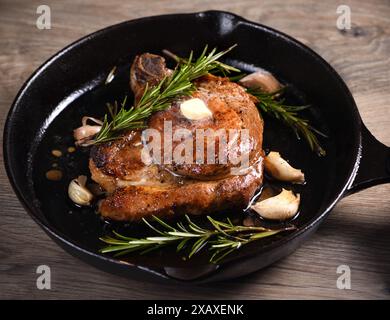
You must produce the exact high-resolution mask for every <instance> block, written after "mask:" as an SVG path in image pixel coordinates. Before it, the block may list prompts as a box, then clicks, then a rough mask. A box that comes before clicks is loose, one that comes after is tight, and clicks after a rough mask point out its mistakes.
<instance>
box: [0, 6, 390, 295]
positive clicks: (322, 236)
mask: <svg viewBox="0 0 390 320" xmlns="http://www.w3.org/2000/svg"><path fill="white" fill-rule="evenodd" d="M45 3H46V4H48V5H49V6H50V8H51V18H52V28H51V29H50V30H39V29H38V28H37V27H36V19H37V17H38V15H37V13H36V10H37V7H38V6H39V5H40V4H42V2H41V1H25V0H1V1H0V124H1V127H3V125H4V122H5V118H6V115H7V112H8V109H9V107H10V105H11V103H12V101H13V99H14V97H15V95H16V94H17V92H18V90H19V89H20V87H21V86H22V84H23V82H24V81H25V80H26V79H27V78H28V76H29V75H30V74H31V73H32V72H33V71H34V70H35V69H36V68H37V67H38V66H39V65H40V64H41V63H43V62H44V61H45V60H46V59H47V58H48V57H50V56H51V55H53V54H54V53H55V52H57V51H58V50H60V49H61V48H63V47H64V46H66V45H67V44H69V43H70V42H73V41H74V40H76V39H78V38H80V37H82V36H84V35H86V34H88V33H91V32H93V31H96V30H98V29H101V28H103V27H106V26H109V25H111V24H115V23H118V22H121V21H124V20H129V19H133V18H138V17H142V16H149V15H156V14H162V13H173V12H192V11H201V10H206V9H220V10H226V11H231V12H234V13H237V14H239V15H242V16H244V17H246V18H248V19H250V20H253V21H258V22H261V23H263V24H266V25H269V26H271V27H274V28H276V29H279V30H281V31H284V32H286V33H288V34H290V35H291V36H293V37H295V38H297V39H299V40H301V41H302V42H303V43H305V44H307V45H309V46H310V47H311V48H313V49H314V50H315V51H317V52H318V53H319V54H320V55H322V56H323V57H324V58H325V59H326V60H327V61H329V62H330V63H331V64H332V65H333V66H334V67H335V69H336V70H337V71H338V72H339V73H340V74H341V76H342V77H343V78H344V80H345V81H346V83H347V84H348V86H349V88H350V90H351V91H352V93H353V95H354V98H355V100H356V102H357V105H358V107H359V110H360V112H361V115H362V118H363V120H364V122H365V123H366V125H367V126H368V128H369V129H370V130H371V132H372V133H373V134H374V135H375V136H376V137H377V138H378V139H379V140H381V141H382V142H383V143H385V144H387V145H390V1H389V0H369V1H345V0H343V1H341V2H340V1H316V0H310V1H303V0H295V1H284V0H277V1H271V0H270V1H259V0H248V1H246V0H237V1H225V0H222V1H219V0H208V1H176V0H170V1H163V0H157V1H151V0H148V1H130V0H128V1H121V0H115V1H106V0H93V1H92V0H89V1H81V0H80V1H78V0H72V1H66V2H65V1H47V2H45ZM146 3H147V5H145V4H146ZM340 4H347V5H349V6H350V8H351V12H352V15H351V17H352V28H351V30H348V31H346V32H340V31H339V30H338V29H337V28H336V19H337V17H338V15H337V14H336V9H337V7H338V6H339V5H340ZM0 152H2V150H1V151H0ZM1 161H2V157H1ZM0 188H1V192H0V215H1V223H0V239H1V241H0V298H33V299H39V298H49V299H63V298H65V299H68V298H86V299H95V298H110V299H111V298H120V299H138V298H146V299H158V298H168V299H171V298H172V299H175V298H188V299H190V298H199V299H202V298H206V299H207V298H218V299H234V298H242V299H263V298H287V299H292V298H314V299H317V298H342V299H351V298H390V197H389V193H390V185H389V184H388V185H382V186H377V187H373V188H371V189H368V190H365V191H362V192H360V193H358V194H355V195H353V196H350V197H348V198H345V199H343V200H342V201H341V202H340V203H339V204H338V205H337V207H336V208H335V209H334V210H333V212H332V214H331V215H330V217H329V218H328V219H327V220H326V221H325V223H323V224H322V226H321V227H320V229H319V231H318V232H317V233H316V234H315V235H314V236H313V237H312V238H311V239H310V240H309V241H307V242H306V243H305V244H304V245H303V246H302V247H300V248H299V249H298V250H297V251H296V252H295V253H294V254H292V255H290V256H289V257H287V258H285V259H283V260H281V261H279V262H278V263H276V264H274V265H273V266H271V267H269V268H267V269H265V270H263V271H260V272H257V273H255V274H252V275H250V276H247V277H244V278H242V279H236V280H234V281H228V282H225V283H217V284H211V285H202V286H180V285H173V284H170V283H166V284H157V283H153V282H141V281H138V280H129V279H124V278H121V277H119V276H115V275H111V274H107V273H105V272H102V271H99V270H96V269H95V268H93V267H91V266H89V265H87V264H85V263H83V262H81V261H80V260H77V259H76V258H73V257H72V256H70V255H69V254H67V253H66V252H64V251H63V250H62V249H60V248H59V247H58V246H57V245H56V244H54V243H53V242H52V241H51V240H50V239H49V238H48V237H47V236H46V234H44V233H43V231H42V230H41V229H40V228H39V227H38V226H37V224H35V223H34V222H33V221H32V219H30V218H29V217H28V215H27V214H26V213H25V211H24V210H23V208H22V206H21V205H20V203H19V202H18V200H17V199H16V196H15V195H14V193H13V191H12V189H11V187H10V184H9V182H8V179H7V176H6V173H5V170H4V166H3V165H2V166H1V167H0ZM42 264H46V265H48V266H50V267H51V274H52V280H51V290H38V289H37V288H36V277H37V275H36V268H37V266H38V265H42ZM339 265H348V266H349V267H350V269H351V289H350V290H340V289H338V288H337V286H336V280H337V277H338V276H339V274H337V273H336V270H337V267H338V266H339Z"/></svg>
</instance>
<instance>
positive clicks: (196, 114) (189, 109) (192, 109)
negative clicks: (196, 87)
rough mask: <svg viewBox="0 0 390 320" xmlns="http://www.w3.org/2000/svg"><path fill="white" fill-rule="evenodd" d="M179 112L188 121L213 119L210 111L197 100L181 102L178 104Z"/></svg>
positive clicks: (202, 102)
mask: <svg viewBox="0 0 390 320" xmlns="http://www.w3.org/2000/svg"><path fill="white" fill-rule="evenodd" d="M180 112H181V113H182V114H183V116H185V117H186V118H187V119H189V120H203V119H207V118H212V117H213V113H212V112H211V110H210V109H209V108H208V107H207V106H206V104H205V103H204V101H203V100H201V99H199V98H193V99H189V100H186V101H183V102H182V103H181V104H180Z"/></svg>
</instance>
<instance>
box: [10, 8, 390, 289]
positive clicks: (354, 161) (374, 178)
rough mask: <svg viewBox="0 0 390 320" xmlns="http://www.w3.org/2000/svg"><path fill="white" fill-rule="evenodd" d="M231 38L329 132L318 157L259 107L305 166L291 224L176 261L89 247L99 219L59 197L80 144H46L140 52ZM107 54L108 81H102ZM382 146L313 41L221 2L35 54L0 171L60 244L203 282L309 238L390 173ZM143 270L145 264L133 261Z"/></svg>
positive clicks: (268, 130)
mask: <svg viewBox="0 0 390 320" xmlns="http://www.w3.org/2000/svg"><path fill="white" fill-rule="evenodd" d="M234 43H237V44H238V47H237V48H236V49H235V50H234V51H232V52H231V54H229V57H228V58H227V62H228V63H231V64H233V65H235V66H237V67H239V68H241V69H242V70H244V71H247V72H250V71H253V69H254V68H255V67H256V66H261V67H263V68H265V69H268V70H270V71H271V72H273V73H274V74H275V75H276V76H277V77H278V78H280V79H282V80H283V81H284V82H286V83H290V84H293V87H294V88H295V91H294V90H293V91H294V92H293V93H292V94H291V98H290V100H292V102H294V103H304V102H310V103H311V104H313V107H312V108H311V109H310V111H309V112H308V113H307V114H306V116H307V117H308V118H309V119H310V121H311V122H312V123H313V124H314V126H316V127H317V128H318V129H320V130H322V131H324V132H325V133H326V134H327V135H328V138H327V139H323V140H321V142H322V143H323V145H324V147H325V148H326V150H327V155H326V157H318V156H317V155H316V154H314V153H313V152H311V151H310V150H309V148H308V147H307V145H306V144H305V143H303V142H301V141H298V140H297V139H295V137H294V136H293V134H292V133H291V131H289V130H288V129H286V128H285V127H283V126H281V125H280V124H279V123H278V122H275V121H272V120H271V119H268V118H265V135H264V136H265V142H264V144H265V147H266V148H272V149H273V150H279V151H281V152H282V154H283V155H284V156H285V157H286V158H287V159H289V160H290V161H291V162H292V163H293V164H294V165H295V166H296V167H299V168H303V170H304V172H305V174H306V177H307V185H306V186H304V187H302V188H301V189H299V190H298V191H299V192H301V194H302V203H301V213H300V215H299V216H298V218H296V219H295V220H294V224H295V225H296V226H297V227H298V229H297V230H296V231H294V232H291V233H286V234H284V235H282V236H279V237H278V236H277V237H274V238H272V240H269V241H264V242H261V243H260V242H258V243H253V245H248V246H247V247H243V248H242V249H241V250H239V251H238V252H237V254H233V255H231V256H230V257H229V258H228V259H226V260H225V261H223V262H222V263H221V264H220V265H210V264H207V263H205V261H206V260H205V259H204V257H202V256H200V257H198V258H195V259H191V260H189V261H182V260H181V259H180V258H178V257H177V255H175V254H174V253H172V252H170V251H169V250H168V251H161V252H156V253H155V254H149V255H145V256H142V257H140V256H138V255H133V256H131V257H130V258H127V259H124V260H119V259H115V258H111V257H110V256H108V255H102V254H99V253H98V248H99V245H100V243H99V241H98V240H97V239H98V236H99V235H101V234H102V233H104V232H105V231H106V228H107V225H106V224H105V223H104V222H102V220H101V219H99V217H98V216H97V215H96V213H94V212H93V210H90V209H78V208H75V207H74V206H72V204H71V203H70V202H69V201H68V200H67V195H66V188H67V185H68V182H69V181H70V179H71V178H73V177H75V176H77V175H78V174H81V173H86V172H87V171H88V170H87V167H86V162H87V161H86V160H87V158H88V151H87V150H85V151H83V150H78V151H77V152H75V153H72V154H68V153H66V152H65V153H66V156H64V157H62V158H60V159H55V158H54V157H52V156H51V155H50V150H51V149H61V150H63V151H64V150H66V148H67V147H68V146H70V145H72V143H73V141H72V137H71V133H72V129H74V128H75V127H77V126H79V124H80V119H81V116H82V115H86V114H87V115H94V116H101V115H102V114H103V112H104V107H103V106H104V105H105V102H107V101H112V99H113V97H117V98H118V99H120V98H121V97H123V95H124V91H126V90H128V70H129V65H130V62H131V61H132V60H133V58H134V56H135V55H136V54H138V53H141V52H145V51H148V52H153V53H161V50H162V49H164V48H168V49H170V50H171V51H173V52H176V53H178V54H181V55H187V54H188V53H189V50H190V49H194V50H195V52H199V51H200V50H201V49H203V47H204V45H205V44H208V45H209V46H210V47H214V46H218V47H219V48H220V49H224V48H227V47H229V46H231V45H232V44H234ZM114 65H117V66H118V69H119V72H118V75H117V78H116V80H115V81H113V84H112V85H108V86H104V84H103V83H104V80H105V78H106V76H107V74H108V72H109V71H110V70H111V68H112V67H113V66H114ZM389 159H390V156H389V148H388V147H386V146H384V145H383V144H381V143H380V142H378V141H377V140H376V139H375V138H374V137H373V136H372V135H371V134H370V132H369V131H368V130H367V129H366V127H365V126H364V124H363V123H362V121H361V118H360V116H359V113H358V110H357V108H356V105H355V102H354V100H353V98H352V96H351V93H350V92H349V90H348V88H347V87H346V85H345V83H344V82H343V80H342V79H341V78H340V76H339V75H338V74H337V73H336V72H335V71H334V70H333V69H332V67H330V66H329V64H328V63H327V62H326V61H324V60H323V59H322V58H321V57H319V56H318V55H317V54H316V53H315V52H313V51H312V50H311V49H309V48H307V47H306V46H304V45H303V44H301V43H299V42H298V41H296V40H294V39H292V38H291V37H289V36H287V35H285V34H283V33H281V32H278V31H276V30H273V29H271V28H268V27H265V26H262V25H259V24H256V23H253V22H249V21H247V20H245V19H243V18H241V17H239V16H236V15H234V14H231V13H227V12H220V11H207V12H200V13H192V14H172V15H164V16H156V17H147V18H142V19H137V20H133V21H128V22H124V23H121V24H118V25H115V26H112V27H109V28H106V29H103V30H101V31H98V32H96V33H93V34H91V35H88V36H86V37H84V38H83V39H81V40H79V41H77V42H75V43H73V44H71V45H70V46H68V47H66V48H65V49H63V50H62V51H60V52H59V53H57V54H56V55H55V56H53V57H52V58H50V59H49V60H48V61H47V62H46V63H44V64H43V65H42V66H41V67H40V68H39V69H38V70H37V71H36V72H35V73H34V74H33V75H32V76H31V78H30V79H29V80H28V81H27V82H26V83H25V85H24V86H23V88H22V89H21V90H20V92H19V94H18V96H17V97H16V99H15V101H14V103H13V105H12V107H11V110H10V112H9V114H8V118H7V122H6V125H5V132H4V160H5V166H6V169H7V173H8V176H9V179H10V181H11V183H12V186H13V188H14V190H15V192H16V194H17V196H18V197H19V199H20V201H21V202H22V204H23V205H24V207H25V208H26V210H27V212H28V213H29V214H30V215H31V216H32V217H33V218H34V220H35V221H37V223H38V224H39V225H40V226H41V227H42V228H43V229H44V230H45V231H46V232H47V233H48V234H49V236H50V237H52V238H53V239H54V240H55V241H56V242H57V243H58V244H59V245H61V246H62V247H63V248H64V249H65V250H67V251H68V252H70V253H71V254H73V255H75V256H77V257H80V258H81V259H83V260H85V261H87V262H89V263H90V264H92V265H95V266H97V267H99V268H102V269H104V270H107V271H110V272H113V273H116V274H125V275H129V276H138V277H139V276H140V275H139V274H141V275H145V276H146V275H150V274H154V275H158V276H161V277H163V278H170V279H179V280H185V281H189V282H209V281H216V280H223V279H229V278H234V277H237V276H241V275H244V274H248V273H250V272H253V271H255V270H259V269H261V268H263V267H265V266H267V265H269V264H271V263H273V262H275V261H276V260H278V259H280V258H282V257H284V256H286V255H288V254H289V253H291V252H292V251H293V250H294V249H295V248H297V246H298V245H299V244H301V243H302V242H303V241H304V240H305V239H306V238H308V237H309V236H310V235H311V234H312V233H313V232H314V231H315V230H316V229H317V227H318V226H319V224H320V223H321V222H322V221H323V219H324V218H325V217H326V216H327V215H328V213H329V212H330V210H331V209H332V208H333V207H334V205H335V204H336V203H337V201H339V200H340V199H341V198H342V197H344V196H346V195H348V194H351V193H353V192H356V191H358V190H360V189H363V188H367V187H370V186H372V185H375V184H379V183H385V182H389V181H390V172H389V168H390V165H389ZM54 162H56V163H58V165H59V166H60V167H61V168H62V170H63V172H64V178H63V180H62V181H61V182H50V181H48V180H46V179H45V172H46V170H48V169H49V168H50V166H51V165H52V163H54ZM143 271H147V272H143Z"/></svg>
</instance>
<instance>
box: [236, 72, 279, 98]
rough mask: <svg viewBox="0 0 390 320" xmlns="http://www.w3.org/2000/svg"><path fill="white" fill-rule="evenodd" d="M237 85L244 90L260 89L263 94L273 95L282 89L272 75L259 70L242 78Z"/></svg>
mask: <svg viewBox="0 0 390 320" xmlns="http://www.w3.org/2000/svg"><path fill="white" fill-rule="evenodd" d="M239 83H240V84H241V85H243V86H244V87H246V88H251V89H261V90H262V91H264V92H268V93H273V92H276V91H278V90H280V89H281V88H282V85H281V84H280V82H279V81H278V80H277V79H276V78H275V77H274V76H273V75H272V73H270V72H268V71H266V70H264V69H260V70H258V71H256V72H254V73H251V74H249V75H247V76H245V77H244V78H242V79H241V80H240V81H239Z"/></svg>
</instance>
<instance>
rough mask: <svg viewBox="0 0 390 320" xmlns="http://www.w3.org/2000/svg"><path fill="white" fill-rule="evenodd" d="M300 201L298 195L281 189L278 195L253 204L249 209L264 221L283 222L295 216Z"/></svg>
mask: <svg viewBox="0 0 390 320" xmlns="http://www.w3.org/2000/svg"><path fill="white" fill-rule="evenodd" d="M300 200H301V197H300V195H299V194H297V195H295V194H294V193H293V192H292V191H290V190H286V189H282V192H281V193H279V194H278V195H276V196H274V197H271V198H268V199H265V200H262V201H259V202H257V203H255V204H254V205H253V206H251V209H253V210H254V211H256V212H257V213H258V214H259V215H260V216H261V217H263V218H265V219H269V220H278V221H283V220H287V219H291V218H292V217H294V216H295V215H296V214H297V212H298V209H299V203H300Z"/></svg>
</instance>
